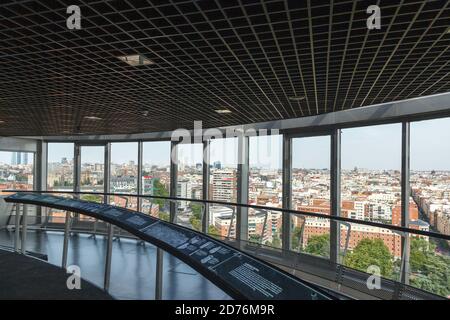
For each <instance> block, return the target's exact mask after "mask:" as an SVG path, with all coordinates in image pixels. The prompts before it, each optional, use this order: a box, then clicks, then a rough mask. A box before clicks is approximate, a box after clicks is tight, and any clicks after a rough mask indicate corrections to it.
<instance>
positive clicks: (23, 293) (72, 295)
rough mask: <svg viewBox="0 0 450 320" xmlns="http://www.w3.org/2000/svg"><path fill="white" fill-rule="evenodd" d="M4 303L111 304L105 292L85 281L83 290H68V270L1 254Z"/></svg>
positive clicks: (0, 283)
mask: <svg viewBox="0 0 450 320" xmlns="http://www.w3.org/2000/svg"><path fill="white" fill-rule="evenodd" d="M0 262H1V263H0V275H1V276H0V300H4V299H30V300H43V299H44V300H55V299H58V300H81V299H86V300H110V299H112V298H111V296H110V295H109V294H107V293H105V292H104V291H103V290H101V289H100V288H98V287H97V286H94V285H92V284H90V283H89V282H87V281H83V280H82V281H81V283H80V288H79V289H72V290H70V289H69V288H68V287H67V280H68V274H67V273H66V271H65V270H63V269H61V268H59V267H56V266H54V265H51V264H49V263H46V262H43V261H42V260H38V259H35V258H31V257H28V256H25V255H21V254H18V253H15V252H8V251H4V250H0Z"/></svg>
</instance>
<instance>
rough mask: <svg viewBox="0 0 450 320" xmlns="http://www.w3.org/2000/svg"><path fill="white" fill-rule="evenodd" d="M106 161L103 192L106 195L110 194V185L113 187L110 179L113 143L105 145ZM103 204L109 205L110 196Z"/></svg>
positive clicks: (104, 199) (105, 198)
mask: <svg viewBox="0 0 450 320" xmlns="http://www.w3.org/2000/svg"><path fill="white" fill-rule="evenodd" d="M104 159H105V160H104V163H105V165H104V175H105V176H104V177H103V181H104V182H103V184H104V186H103V191H104V192H105V193H108V192H109V191H110V185H111V181H110V180H111V179H110V177H111V143H107V144H106V145H105V158H104ZM103 202H104V203H105V204H108V203H109V197H108V196H105V197H104V198H103Z"/></svg>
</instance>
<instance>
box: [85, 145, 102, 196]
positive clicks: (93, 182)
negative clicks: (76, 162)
mask: <svg viewBox="0 0 450 320" xmlns="http://www.w3.org/2000/svg"><path fill="white" fill-rule="evenodd" d="M80 164H81V170H80V191H82V192H104V185H105V181H104V177H105V147H103V146H81V148H80ZM81 199H83V200H87V201H93V202H99V203H102V202H103V201H104V199H103V197H102V196H98V195H92V194H90V195H82V196H81Z"/></svg>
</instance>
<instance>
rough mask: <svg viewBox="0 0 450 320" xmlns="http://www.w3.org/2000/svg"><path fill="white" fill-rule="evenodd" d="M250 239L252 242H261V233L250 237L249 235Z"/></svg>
mask: <svg viewBox="0 0 450 320" xmlns="http://www.w3.org/2000/svg"><path fill="white" fill-rule="evenodd" d="M248 240H249V241H250V242H258V243H259V242H261V235H259V234H251V235H250V236H249V237H248Z"/></svg>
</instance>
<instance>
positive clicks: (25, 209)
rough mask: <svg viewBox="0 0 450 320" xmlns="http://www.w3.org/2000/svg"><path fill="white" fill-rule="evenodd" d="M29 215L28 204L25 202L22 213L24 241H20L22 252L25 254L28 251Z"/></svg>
mask: <svg viewBox="0 0 450 320" xmlns="http://www.w3.org/2000/svg"><path fill="white" fill-rule="evenodd" d="M27 215H28V206H27V205H26V204H24V205H23V213H22V241H21V243H20V249H21V252H22V254H25V253H26V251H27Z"/></svg>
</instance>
